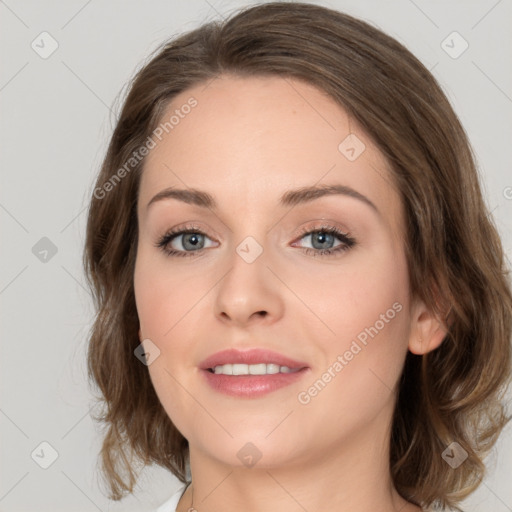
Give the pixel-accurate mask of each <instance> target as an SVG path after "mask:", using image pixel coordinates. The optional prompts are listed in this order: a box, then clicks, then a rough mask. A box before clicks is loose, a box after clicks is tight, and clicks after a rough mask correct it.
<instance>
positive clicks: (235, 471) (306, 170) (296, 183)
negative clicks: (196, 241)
mask: <svg viewBox="0 0 512 512" xmlns="http://www.w3.org/2000/svg"><path fill="white" fill-rule="evenodd" d="M191 96H193V97H194V98H196V100H197V102H198V104H197V106H196V107H195V108H194V109H192V110H191V112H190V113H189V114H188V115H186V116H184V117H183V119H180V122H179V124H177V125H176V126H174V128H173V130H172V131H169V133H168V134H167V135H166V136H165V137H164V138H163V139H162V141H161V142H159V143H158V145H157V146H156V147H155V148H154V149H153V150H152V151H151V152H150V154H149V155H148V157H147V160H146V163H145V168H144V171H143V175H142V178H141V184H140V190H139V199H138V222H139V241H138V249H137V250H138V253H137V259H136V266H135V275H134V282H135V296H136V304H137V310H138V315H139V320H140V331H139V336H140V339H141V341H142V340H144V339H147V338H149V339H150V340H151V341H152V342H153V343H154V344H155V345H157V346H158V348H159V350H160V356H159V357H158V358H157V359H156V360H155V361H154V362H153V363H151V364H150V365H149V366H148V371H149V374H150V377H151V380H152V383H153V385H154V387H155V390H156V392H157V394H158V397H159V399H160V401H161V403H162V405H163V407H164V408H165V410H166V412H167V414H168V415H169V417H170V418H171V419H172V421H173V422H174V424H175V425H176V427H177V428H178V429H179V430H180V432H181V433H182V434H183V436H184V437H185V438H186V439H187V440H188V441H189V446H190V461H191V474H192V482H193V484H192V487H189V488H188V489H187V491H186V493H185V494H184V496H183V497H182V499H181V501H180V503H179V506H178V511H179V512H181V511H185V510H188V507H190V506H191V501H192V491H193V498H194V502H193V503H194V508H195V509H197V510H199V511H201V512H203V511H204V512H209V511H218V510H223V511H226V512H229V511H235V510H236V511H239V510H245V511H248V512H251V511H266V510H280V511H282V512H288V511H290V512H291V511H294V512H296V511H298V510H303V509H305V510H309V511H313V510H326V509H331V510H338V511H351V512H363V511H370V510H371V511H373V510H379V511H398V510H400V511H402V512H405V511H413V510H415V511H419V510H420V509H419V508H418V507H416V506H415V505H413V504H411V503H408V502H407V501H405V500H404V499H403V498H402V497H400V496H399V495H398V493H397V492H396V490H395V489H394V487H393V484H392V481H391V477H390V472H389V468H388V461H389V436H390V425H391V418H392V413H393V407H394V403H395V391H396V386H397V381H398V379H399V377H400V373H401V370H402V367H403V363H404V360H405V356H406V354H407V351H408V350H410V351H412V352H414V353H416V354H422V353H426V352H428V351H430V350H433V349H434V348H436V347H437V346H438V345H439V344H440V343H441V342H442V339H443V338H444V336H445V334H446V331H445V330H444V328H443V327H442V324H441V323H440V322H438V321H437V319H436V318H435V317H434V316H433V315H432V314H431V312H430V311H428V309H427V308H426V307H425V305H424V304H423V303H421V302H419V301H416V300H413V299H412V298H411V297H410V294H409V282H408V278H407V262H406V258H405V253H404V243H403V233H404V228H403V226H404V216H403V209H402V204H401V200H400V197H399V195H398V193H397V191H396V190H395V188H394V186H393V185H392V178H391V174H390V172H389V169H388V166H387V163H386V161H385V160H384V157H383V156H382V154H381V153H380V152H379V150H378V149H377V148H376V147H375V146H374V144H373V143H372V141H371V140H370V139H369V137H368V136H367V135H366V134H365V132H364V131H363V130H361V129H360V127H359V126H358V125H357V123H356V122H355V121H354V119H349V117H348V116H347V114H346V112H345V111H344V109H342V108H341V107H340V106H339V105H338V104H336V103H335V102H334V101H333V100H331V99H330V98H329V97H327V96H326V95H325V94H324V93H322V92H321V91H319V90H318V89H316V88H314V87H313V86H311V85H309V84H306V83H304V82H301V81H298V80H290V79H283V78H280V77H276V78H268V77H264V78H255V77H251V78H240V77H234V76H228V75H223V76H220V77H218V78H216V79H215V80H213V81H211V82H209V83H208V84H201V85H198V86H196V87H194V88H191V89H189V90H187V91H185V92H183V93H181V94H180V95H179V96H177V97H175V98H174V100H173V102H172V104H171V105H170V106H169V115H170V113H172V111H173V110H175V109H176V108H180V106H181V105H183V104H185V103H186V102H187V100H188V99H189V98H190V97H191ZM169 115H166V116H164V117H165V119H168V117H169ZM349 133H355V134H356V135H357V137H358V138H359V139H360V140H361V141H363V143H364V144H365V146H366V149H365V150H364V151H363V152H362V154H361V155H360V156H359V157H358V158H357V159H356V160H355V161H349V160H348V159H347V158H346V157H345V156H344V155H343V154H342V153H341V152H340V151H339V150H338V145H339V144H340V142H342V141H343V140H344V139H345V138H346V137H347V135H348V134H349ZM315 184H317V185H318V184H343V185H346V186H350V187H352V188H353V189H355V190H356V191H358V192H359V193H361V194H364V195H365V196H366V197H367V198H368V199H370V200H371V201H372V202H373V203H374V204H375V206H376V207H377V209H378V212H379V213H377V212H375V211H374V210H373V209H372V208H371V207H369V206H368V205H367V204H365V203H364V202H363V201H360V200H358V199H356V198H354V197H348V196H345V195H333V196H325V197H321V198H318V199H316V200H314V201H311V202H308V203H304V204H299V205H297V206H295V207H293V208H292V207H285V208H283V207H281V206H280V205H279V204H278V201H279V198H280V196H281V195H282V194H283V193H285V192H286V191H288V190H290V189H295V188H299V187H303V186H310V185H315ZM168 187H177V188H198V189H201V190H204V191H206V192H208V193H209V194H211V195H212V196H213V197H214V198H215V200H216V201H217V203H218V205H219V209H218V211H215V212H214V211H212V210H210V209H207V208H201V207H199V206H195V205H190V204H186V203H184V202H182V201H179V200H177V199H166V200H162V201H158V202H155V203H153V204H152V205H151V206H150V207H149V208H148V207H147V205H148V203H149V201H150V200H151V198H152V197H153V196H154V195H156V194H157V193H158V192H160V191H162V190H163V189H166V188H168ZM191 222H192V223H193V224H194V226H195V227H196V228H197V227H198V228H200V231H201V232H203V233H205V234H206V237H204V238H201V239H200V243H201V244H204V245H202V247H204V249H203V251H202V253H201V254H199V255H192V256H191V257H171V256H168V255H166V254H165V253H164V252H163V251H162V249H160V248H157V247H155V244H156V243H157V242H158V240H159V238H160V237H162V236H163V235H164V234H165V233H166V232H167V231H168V230H170V229H171V228H174V227H181V226H183V225H184V224H189V223H191ZM323 223H327V224H328V225H330V226H334V227H338V228H339V229H340V230H341V231H342V232H347V231H348V232H349V233H350V235H351V236H353V237H354V238H355V239H356V245H355V246H353V247H351V248H350V249H348V250H347V251H344V252H340V253H337V254H336V253H335V254H332V255H318V256H316V257H315V256H313V255H311V254H306V253H305V252H304V248H310V249H311V252H313V251H315V250H316V251H317V252H318V250H319V249H315V248H317V247H320V248H322V246H321V245H320V246H319V245H318V242H316V243H315V241H314V240H313V238H312V235H311V234H306V235H303V234H301V229H302V228H304V227H306V228H308V230H309V232H311V231H314V230H315V229H318V227H319V226H322V225H323ZM185 236H186V235H185ZM248 236H251V237H253V238H254V239H255V240H256V241H257V242H258V244H259V245H260V246H261V248H262V250H263V252H262V254H261V255H260V256H259V257H258V258H256V260H255V261H254V262H253V263H251V264H249V263H247V262H246V261H245V260H244V259H243V258H242V257H240V256H239V254H238V253H237V252H236V248H237V246H238V245H239V244H240V243H241V242H242V241H243V240H244V239H245V238H246V237H248ZM182 243H185V242H184V236H183V235H181V236H180V235H178V237H176V238H175V239H174V240H173V242H172V248H174V249H175V250H181V251H185V252H186V251H187V250H188V252H193V249H190V248H188V249H187V248H185V246H184V245H182ZM341 243H342V242H341V241H340V240H339V239H337V238H334V240H333V241H332V242H331V245H325V246H324V247H329V248H330V247H333V246H339V245H340V244H341ZM187 247H190V246H187ZM200 247H201V245H200ZM397 302H398V303H399V304H400V305H401V306H402V308H401V311H400V312H399V313H397V314H396V316H395V317H394V318H393V319H392V320H390V321H388V322H386V323H385V325H384V327H383V328H382V329H381V330H380V331H379V332H378V334H377V335H376V336H375V337H374V338H373V339H372V338H370V340H369V342H368V344H367V345H366V346H364V347H363V349H362V350H361V351H360V352H359V353H358V354H357V355H356V356H354V358H353V359H352V360H351V361H349V362H348V364H347V365H346V366H345V367H344V368H343V369H342V371H340V372H338V373H337V374H336V376H335V377H334V378H332V379H331V381H330V382H329V383H328V384H327V385H326V386H325V387H324V388H323V389H322V390H321V392H319V393H318V394H317V395H316V396H315V397H314V398H312V399H311V400H310V402H309V403H307V404H302V403H300V402H299V401H298V398H297V397H298V394H299V393H300V392H301V391H304V390H306V391H307V390H308V388H309V387H310V386H311V385H312V384H313V383H314V382H315V381H317V379H320V378H321V377H322V374H324V373H325V372H326V371H327V369H328V368H329V367H332V365H333V363H334V362H335V361H336V360H337V357H338V355H343V354H344V353H345V352H346V351H347V350H348V349H349V348H350V346H351V343H352V342H353V340H354V339H356V336H357V335H358V334H359V333H361V332H362V331H364V329H365V328H367V327H370V326H374V325H375V323H376V321H377V320H379V318H380V315H381V314H384V313H386V311H387V310H389V309H390V308H391V307H392V305H393V304H394V303H397ZM260 312H265V313H266V314H264V315H263V314H261V313H260ZM230 347H236V348H240V349H246V348H254V347H263V348H268V349H271V350H275V351H277V352H280V353H282V354H285V355H287V356H289V357H291V358H293V359H297V360H299V361H304V362H307V364H308V366H309V367H310V370H309V372H308V374H307V375H306V376H305V377H303V378H302V379H301V380H299V381H298V382H296V383H294V384H292V385H290V386H287V387H284V388H282V389H280V390H277V391H274V392H272V393H269V394H267V395H265V396H263V397H260V398H255V399H247V398H235V397H230V396H227V395H224V394H221V393H219V392H217V391H215V390H213V389H211V388H210V387H209V386H208V385H207V384H206V383H205V381H204V380H203V379H202V378H201V377H202V375H200V370H199V368H198V366H199V364H200V363H201V361H202V360H203V359H205V358H206V357H207V356H209V355H211V354H213V353H215V352H217V351H219V350H223V349H225V348H230ZM247 442H251V443H252V444H253V445H255V446H256V447H257V449H258V451H259V452H260V453H261V455H262V456H261V459H260V460H259V461H258V462H257V463H256V465H254V466H253V467H247V466H245V465H244V464H242V462H241V461H240V459H239V458H238V457H237V452H238V451H239V450H240V449H241V448H242V447H243V446H244V445H245V444H246V443H247Z"/></svg>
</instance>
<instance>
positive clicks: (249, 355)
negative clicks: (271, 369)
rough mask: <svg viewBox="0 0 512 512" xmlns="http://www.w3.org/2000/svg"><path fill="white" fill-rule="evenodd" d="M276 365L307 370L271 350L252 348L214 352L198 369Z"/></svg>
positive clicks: (305, 366)
mask: <svg viewBox="0 0 512 512" xmlns="http://www.w3.org/2000/svg"><path fill="white" fill-rule="evenodd" d="M258 363H266V364H277V365H279V366H287V367H288V368H290V369H292V370H294V369H301V368H307V366H308V365H307V364H306V363H302V362H300V361H295V360H294V359H290V358H289V357H286V356H283V355H282V354H278V353H277V352H273V351H272V350H266V349H262V348H253V349H249V350H243V351H242V350H237V349H234V348H230V349H227V350H222V351H220V352H216V353H215V354H212V355H211V356H209V357H207V358H206V359H205V360H204V361H202V362H201V363H200V365H199V367H200V368H201V369H202V370H208V369H211V368H215V367H216V366H222V365H224V364H258Z"/></svg>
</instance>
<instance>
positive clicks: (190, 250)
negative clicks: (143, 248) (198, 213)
mask: <svg viewBox="0 0 512 512" xmlns="http://www.w3.org/2000/svg"><path fill="white" fill-rule="evenodd" d="M205 238H208V237H207V236H206V234H205V233H203V232H202V231H201V230H200V229H199V228H196V227H194V226H190V227H187V228H185V229H175V230H171V231H169V232H167V233H166V234H165V235H164V236H163V237H161V238H160V239H159V240H158V242H157V243H156V244H155V245H156V247H158V248H160V249H162V250H163V251H164V252H165V253H166V254H167V255H168V256H185V257H186V256H195V254H194V253H201V252H202V251H203V249H204V247H205V246H204V239H205ZM173 245H174V246H173Z"/></svg>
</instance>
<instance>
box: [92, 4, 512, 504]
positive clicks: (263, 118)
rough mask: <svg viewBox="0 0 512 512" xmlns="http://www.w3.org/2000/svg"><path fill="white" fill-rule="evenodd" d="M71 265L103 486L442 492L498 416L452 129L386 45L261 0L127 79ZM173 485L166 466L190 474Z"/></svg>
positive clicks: (487, 313) (450, 491)
mask: <svg viewBox="0 0 512 512" xmlns="http://www.w3.org/2000/svg"><path fill="white" fill-rule="evenodd" d="M84 258H85V259H84V263H85V266H86V271H87V273H88V276H89V279H90V283H91V286H92V289H93V291H94V293H95V298H96V303H97V308H98V314H97V318H96V322H95V324H94V326H93V329H92V332H91V339H90V346H89V360H88V362H89V370H90V375H91V378H92V379H93V381H94V382H95V383H96V384H97V385H98V387H99V389H100V391H101V394H102V403H104V405H105V408H104V410H103V411H102V414H100V415H99V418H98V419H99V420H101V421H103V422H105V423H106V425H107V427H108V429H107V432H106V435H105V439H104V443H103V448H102V451H101V460H102V465H103V471H104V475H105V477H106V480H107V482H108V484H109V486H110V494H111V497H112V498H113V499H120V498H122V496H123V495H124V494H125V493H126V492H132V490H133V487H134V484H135V483H136V478H137V474H136V471H135V464H136V463H137V462H139V463H142V464H143V465H146V464H150V463H157V464H159V465H161V466H163V467H166V468H168V469H169V470H170V471H171V472H172V473H173V474H174V475H175V476H176V477H178V478H179V479H180V480H181V481H182V482H183V485H182V487H181V488H180V489H179V490H178V492H177V493H176V494H175V495H174V496H173V497H171V499H169V500H168V501H167V502H166V503H165V504H163V505H162V506H161V507H160V508H159V512H164V511H173V510H177V511H178V512H182V511H185V510H189V509H193V510H198V511H205V512H208V511H214V510H224V511H229V510H235V509H236V510H240V509H242V510H280V511H288V510H299V509H301V508H302V509H304V510H310V511H313V510H321V509H326V508H328V507H329V508H331V509H335V510H350V511H351V512H359V511H366V510H381V511H392V510H393V511H397V510H401V511H402V512H408V511H420V510H426V509H427V508H428V507H431V506H439V507H445V508H446V507H448V508H454V509H457V510H460V509H458V508H457V503H458V502H460V500H462V499H463V498H464V497H466V496H467V495H468V494H470V493H471V492H472V491H473V490H474V489H475V488H476V487H477V486H478V484H479V483H480V480H481V478H482V477H483V474H484V468H485V467H484V464H483V458H484V456H485V455H486V453H487V452H488V451H489V449H490V448H491V447H492V446H493V444H494V443H495V442H496V440H497V438H498V436H499V433H500V432H501V430H502V429H503V427H504V425H505V424H506V421H507V420H508V418H507V417H506V414H505V408H504V404H503V402H502V401H501V399H502V393H503V392H504V391H505V390H506V386H507V384H508V383H509V381H510V373H511V372H510V368H511V366H510V354H511V350H510V348H511V345H510V333H511V311H512V297H511V293H510V286H509V283H508V282H507V280H506V277H505V275H506V269H505V264H504V257H503V249H502V246H501V243H500V239H499V236H498V233H497V230H496V228H495V227H494V225H493V223H492V221H491V219H490V218H489V216H488V211H487V209H486V206H485V204H484V201H483V199H482V194H481V191H480V186H479V183H478V177H477V172H476V169H475V164H474V161H473V158H472V154H471V149H470V145H469V142H468V140H467V137H466V135H465V133H464V130H463V128H462V126H461V124H460V122H459V120H458V119H457V116H456V115H455V113H454V111H453V109H452V108H451V106H450V104H449V102H448V100H447V99H446V97H445V95H444V93H443V92H442V90H441V89H440V87H439V85H438V84H437V83H436V81H435V79H434V78H433V77H432V75H431V74H430V73H429V72H428V70H426V69H425V67H424V66H423V65H422V64H421V63H420V62H419V61H418V60H417V59H416V58H415V57H414V56H413V55H412V54H411V53H410V52H409V51H408V50H406V49H405V48H404V47H403V46H402V45H401V44H399V43H398V42H397V41H395V40H394V39H392V38H390V37H389V36H387V35H385V34H383V33H382V32H380V31H379V30H377V29H375V28H373V27H371V26H370V25H368V24H366V23H364V22H362V21H360V20H357V19H354V18H352V17H350V16H348V15H345V14H342V13H339V12H336V11H334V10H330V9H327V8H323V7H319V6H314V5H310V4H303V3H280V2H277V3H269V4H264V5H259V6H256V7H252V8H248V9H245V10H244V11H242V12H240V13H238V14H236V15H234V16H232V17H231V18H229V19H228V20H225V21H224V22H222V23H210V24H207V25H204V26H203V27H201V28H199V29H197V30H194V31H192V32H189V33H187V34H184V35H182V36H180V37H178V38H177V39H175V40H173V41H170V42H169V43H167V44H166V45H164V46H163V47H162V48H160V49H159V51H158V52H157V54H156V55H154V56H153V58H152V59H151V61H150V62H149V63H147V64H146V65H145V66H144V67H143V68H142V69H141V70H140V71H139V73H138V74H137V76H136V77H135V79H134V81H133V83H132V86H131V89H130V92H129V94H128V96H127V98H126V100H125V103H124V106H123V109H122V112H121V114H120V117H119V120H118V123H117V126H116V129H115V132H114V134H113V136H112V140H111V142H110V146H109V149H108V152H107V155H106V158H105V161H104V164H103V167H102V169H101V172H100V174H99V176H98V179H97V182H96V187H95V189H94V193H93V197H92V198H91V205H90V210H89V217H88V225H87V240H86V248H85V253H84ZM187 483H188V484H189V485H187V486H186V485H185V484H187Z"/></svg>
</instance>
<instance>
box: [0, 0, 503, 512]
mask: <svg viewBox="0 0 512 512" xmlns="http://www.w3.org/2000/svg"><path fill="white" fill-rule="evenodd" d="M249 3H252V2H247V1H220V0H194V1H187V2H184V1H183V2H178V1H163V0H156V1H152V2H136V1H134V0H132V1H123V2H121V1H119V0H116V1H106V2H105V1H103V2H100V1H99V0H89V1H85V0H73V1H68V2H57V1H45V2H37V1H35V0H31V1H20V0H17V1H16V0H5V1H1V0H0V16H1V18H0V20H1V21H0V23H1V29H0V38H1V48H0V51H1V57H2V66H1V71H0V104H1V118H0V119H1V128H0V129H1V140H2V145H1V148H2V151H1V165H2V166H1V169H2V173H1V185H2V186H1V194H0V221H1V228H2V243H1V251H2V263H1V265H0V300H1V306H2V309H1V314H2V324H1V326H2V355H1V370H2V371H1V388H0V391H1V409H0V439H1V474H0V475H1V476H0V478H1V480H0V481H1V484H0V511H16V512H18V511H36V510H37V511H39V512H45V511H52V512H57V511H71V510H72V511H95V510H103V511H107V510H116V511H117V510H126V511H135V510H137V511H146V510H152V509H154V508H155V507H156V506H157V505H158V504H160V503H161V502H163V501H164V500H165V499H167V498H168V497H169V496H170V495H171V494H172V493H173V492H174V490H175V489H176V488H177V486H178V481H177V480H176V479H175V478H174V477H173V476H172V475H171V474H169V473H167V472H166V471H164V470H161V469H151V468H150V469H149V470H147V471H145V472H144V473H143V477H142V478H141V480H140V482H139V486H138V491H137V494H136V495H135V496H133V497H129V498H127V499H126V500H125V501H122V502H121V503H114V502H109V501H108V500H107V499H106V498H105V497H104V496H103V495H102V493H101V488H100V486H99V481H98V480H99V479H98V472H97V471H96V456H97V452H98V450H99V447H100V442H101V437H100V434H99V432H98V431H97V427H95V426H94V425H93V422H92V420H91V418H90V416H89V415H88V408H89V406H90V405H91V394H90V391H89V389H88V385H87V379H86V370H85V346H86V335H87V332H88V329H89V327H90V325H91V320H92V305H91V301H90V296H89V294H88V292H87V290H86V289H85V287H84V284H83V283H84V278H83V273H82V268H81V251H82V247H83V241H84V228H85V220H86V215H85V209H86V206H87V198H88V197H89V194H90V192H91V190H92V186H93V179H94V176H95V174H96V172H97V171H98V168H99V165H100V162H101V159H102V157H103V155H104V151H105V149H106V144H107V141H108V138H109V136H110V134H111V132H112V123H113V120H114V119H115V116H114V115H113V114H114V113H115V112H116V108H115V107H117V106H118V104H117V103H115V99H116V97H117V96H118V93H119V92H120V91H121V89H122V88H123V86H124V85H125V84H126V82H127V80H128V79H129V78H130V77H131V76H132V75H133V73H134V71H135V70H136V69H137V68H138V67H139V66H140V65H141V63H142V61H143V59H144V58H145V57H146V56H147V55H148V54H149V52H150V51H151V50H153V49H154V48H155V47H156V46H157V45H158V44H159V43H161V42H162V41H163V40H165V39H167V38H169V37H171V36H173V35H175V34H177V33H180V32H183V31H186V30H190V29H192V28H194V27H196V26H197V25H199V24H200V23H203V22H205V21H208V20H211V19H214V18H218V17H220V16H226V14H228V13H230V12H231V11H232V10H234V9H236V8H238V7H241V6H245V5H248V4H249ZM315 3H317V4H321V5H325V6H328V7H332V8H336V9H339V10H342V11H345V12H347V13H349V14H353V15H355V16H358V17H361V18H362V19H365V20H367V21H369V22H370V23H372V24H374V25H376V26H378V27H380V28H381V29H383V30H384V31H385V32H387V33H388V34H390V35H392V36H394V37H395V38H396V39H398V40H399V41H401V42H402V43H404V44H405V46H407V47H408V48H409V49H410V50H411V51H412V52H413V53H414V54H415V55H416V56H417V57H418V58H419V59H420V60H421V61H422V62H423V63H424V64H425V65H426V66H427V67H428V68H429V69H431V70H432V72H433V74H434V75H435V76H436V77H437V79H438V80H439V82H440V83H441V85H442V87H443V88H444V90H445V91H446V93H447V95H448V97H449V98H450V100H451V101H452V104H453V105H454V108H455V110H456V112H457V113H458V115H459V116H460V118H461V121H462V123H463V125H464V126H465V128H466V130H467V132H468V134H469V136H470V139H471V141H472V144H473V147H474V150H475V154H476V157H477V161H478V164H479V166H480V169H481V173H482V177H483V186H484V192H485V195H486V198H487V202H488V205H489V208H490V209H491V210H492V215H493V216H494V218H495V219H496V222H497V225H498V228H499V230H500V232H501V234H502V236H503V240H504V245H505V248H506V249H507V254H508V255H509V257H510V248H511V247H512V243H511V240H512V220H511V219H512V215H511V212H512V200H511V199H512V188H508V187H512V176H511V171H510V146H511V141H512V133H511V132H512V117H511V112H512V100H511V96H512V73H511V65H510V63H511V62H512V55H511V53H512V44H511V38H512V37H511V31H510V25H511V20H512V2H511V0H500V1H496V0H479V1H475V0H471V1H468V0H459V1H454V0H451V1H447V0H436V1H427V0H414V1H413V0H393V1H389V0H388V1H382V0H380V1H378V0H371V1H356V0H339V1H334V0H333V1H331V2H323V1H322V2H315ZM43 31H47V32H49V33H50V34H51V36H52V37H53V38H54V39H55V40H56V41H57V42H58V45H59V46H58V49H57V50H56V51H55V52H54V53H53V54H52V55H51V56H50V57H49V58H47V59H43V58H41V57H40V56H39V55H38V54H37V53H36V52H35V51H34V50H33V49H32V48H31V43H32V41H33V40H36V42H37V41H38V39H37V37H38V36H39V34H40V33H41V32H43ZM453 31H457V32H458V33H459V34H460V35H461V36H462V37H463V38H464V39H465V40H466V41H467V42H468V44H469V48H468V49H467V50H466V51H465V52H464V53H463V54H462V55H460V56H459V57H458V58H455V59H454V58H452V57H451V56H449V55H448V54H447V53H446V52H445V50H444V49H443V47H442V46H441V43H442V41H443V40H445V38H446V37H447V36H448V35H449V34H451V33H452V32H453ZM460 43H461V41H460V40H459V41H457V40H456V41H455V42H454V43H453V46H454V47H455V50H457V49H460V48H461V47H460V46H458V45H459V44H460ZM449 44H451V43H449ZM455 50H452V51H455ZM42 237H48V238H49V239H50V240H51V241H52V243H53V244H55V246H56V248H57V251H58V252H57V253H56V254H55V255H54V256H53V257H50V256H51V253H49V255H48V256H47V259H48V261H46V262H42V261H40V259H39V258H38V257H36V255H35V254H33V252H32V248H33V246H34V245H35V244H36V243H37V242H38V241H39V240H40V239H41V238H42ZM43 441H46V442H48V443H50V445H51V446H52V447H53V448H54V449H55V450H56V451H57V452H58V458H57V459H56V461H55V462H54V463H53V464H52V465H51V466H50V467H49V468H48V469H42V468H41V467H39V465H37V464H36V463H35V462H34V460H33V459H32V458H31V453H32V452H33V450H34V449H36V448H37V447H38V446H39V444H40V443H41V442H43ZM43 451H44V450H43ZM38 453H41V452H40V450H39V452H38ZM48 453H49V451H48V450H46V451H45V457H46V456H47V455H48ZM42 458H43V457H41V459H42ZM41 459H40V460H41ZM488 463H489V472H490V473H489V476H488V477H487V478H486V479H485V480H484V482H483V484H482V485H481V487H480V489H479V490H478V491H477V492H476V493H475V494H474V495H473V496H472V497H471V498H470V499H468V500H466V502H465V503H464V504H463V508H464V509H465V510H466V511H468V512H469V511H478V512H483V511H491V510H492V511H493V512H505V511H507V510H508V511H511V510H512V488H511V486H510V475H512V429H511V427H510V426H509V427H507V429H506V431H505V434H504V435H503V437H502V438H501V440H500V442H499V445H498V449H497V451H495V453H494V455H493V456H491V457H490V458H489V459H488ZM507 484H508V485H507Z"/></svg>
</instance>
